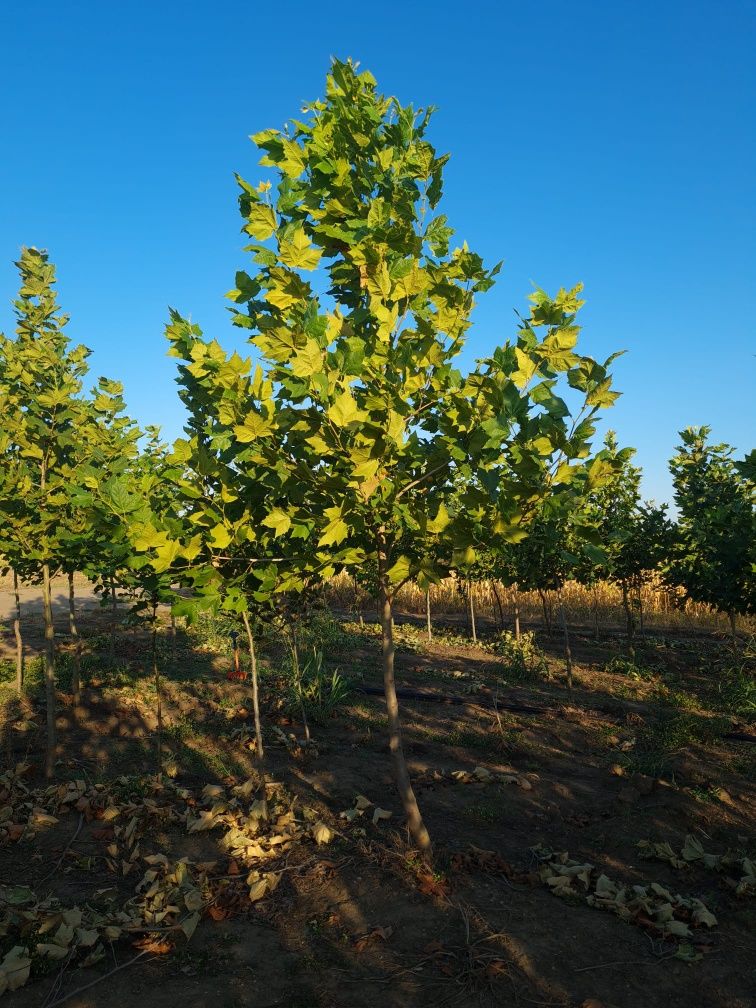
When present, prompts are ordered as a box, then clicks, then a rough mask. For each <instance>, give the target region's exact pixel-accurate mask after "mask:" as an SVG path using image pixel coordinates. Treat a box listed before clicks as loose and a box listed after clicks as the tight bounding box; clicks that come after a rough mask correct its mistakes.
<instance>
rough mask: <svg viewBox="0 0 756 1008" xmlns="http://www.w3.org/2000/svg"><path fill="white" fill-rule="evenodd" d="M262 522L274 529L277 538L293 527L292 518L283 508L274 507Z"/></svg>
mask: <svg viewBox="0 0 756 1008" xmlns="http://www.w3.org/2000/svg"><path fill="white" fill-rule="evenodd" d="M262 524H263V525H265V526H266V527H267V528H270V529H273V531H274V533H275V536H276V538H277V537H278V536H280V535H284V534H285V533H286V532H288V531H289V529H290V528H291V518H290V517H289V516H288V515H287V514H286V512H285V511H283V510H282V509H281V508H273V510H272V511H271V512H270V514H269V515H267V516H266V517H265V518H263V520H262Z"/></svg>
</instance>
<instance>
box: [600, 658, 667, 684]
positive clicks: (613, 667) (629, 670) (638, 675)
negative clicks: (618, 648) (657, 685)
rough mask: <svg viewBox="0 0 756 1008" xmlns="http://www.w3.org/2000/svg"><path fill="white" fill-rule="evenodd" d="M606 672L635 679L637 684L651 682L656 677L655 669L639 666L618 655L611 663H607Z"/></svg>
mask: <svg viewBox="0 0 756 1008" xmlns="http://www.w3.org/2000/svg"><path fill="white" fill-rule="evenodd" d="M604 671H605V672H609V673H610V674H611V675H623V676H627V678H628V679H634V680H635V681H636V682H649V681H650V680H651V679H653V678H654V675H655V672H654V670H653V669H650V668H648V667H647V666H645V665H638V664H637V663H636V662H634V661H632V660H631V659H630V658H625V657H624V656H623V655H616V656H615V657H614V658H612V660H611V661H609V662H607V664H606V665H605V666H604Z"/></svg>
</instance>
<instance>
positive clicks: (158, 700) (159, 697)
mask: <svg viewBox="0 0 756 1008" xmlns="http://www.w3.org/2000/svg"><path fill="white" fill-rule="evenodd" d="M152 676H153V679H154V682H155V704H156V713H157V745H156V749H157V753H156V755H157V779H158V784H159V785H160V786H162V783H163V693H162V682H161V680H160V669H159V668H158V660H157V599H153V600H152Z"/></svg>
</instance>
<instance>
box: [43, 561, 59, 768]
mask: <svg viewBox="0 0 756 1008" xmlns="http://www.w3.org/2000/svg"><path fill="white" fill-rule="evenodd" d="M42 600H43V606H44V613H45V702H46V704H47V752H46V754H45V777H46V778H47V779H48V780H49V779H50V778H51V777H52V776H53V775H54V773H55V751H56V748H57V738H56V731H55V714H56V710H55V627H54V626H53V614H52V594H51V590H50V565H49V564H47V563H44V564H42Z"/></svg>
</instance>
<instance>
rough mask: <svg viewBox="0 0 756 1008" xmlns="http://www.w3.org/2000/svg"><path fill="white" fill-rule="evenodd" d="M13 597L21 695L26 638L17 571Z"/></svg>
mask: <svg viewBox="0 0 756 1008" xmlns="http://www.w3.org/2000/svg"><path fill="white" fill-rule="evenodd" d="M13 596H14V599H15V602H16V615H15V617H14V619H13V633H14V634H15V637H16V689H17V690H18V692H19V693H21V692H22V690H23V688H24V638H23V636H22V634H21V595H20V594H19V591H18V575H17V574H16V572H15V571H13Z"/></svg>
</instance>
